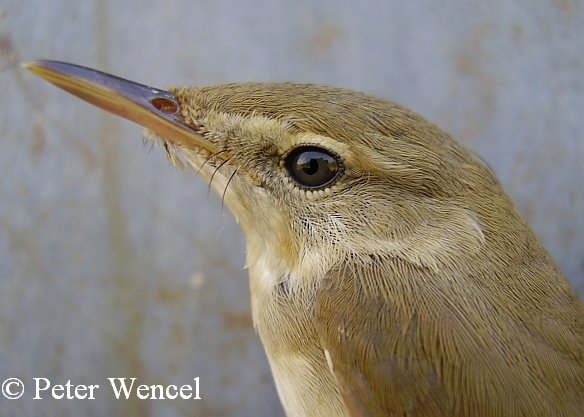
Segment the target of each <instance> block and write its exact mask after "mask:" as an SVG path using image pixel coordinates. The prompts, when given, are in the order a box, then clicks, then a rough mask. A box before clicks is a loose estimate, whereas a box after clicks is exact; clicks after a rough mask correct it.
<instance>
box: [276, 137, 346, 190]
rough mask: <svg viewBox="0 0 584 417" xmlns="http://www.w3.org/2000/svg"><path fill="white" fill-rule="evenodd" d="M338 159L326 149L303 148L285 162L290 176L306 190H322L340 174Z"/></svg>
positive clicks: (294, 152)
mask: <svg viewBox="0 0 584 417" xmlns="http://www.w3.org/2000/svg"><path fill="white" fill-rule="evenodd" d="M337 160H338V157H337V156H336V155H334V154H332V153H331V152H329V151H328V150H326V149H322V148H317V147H315V146H301V147H299V148H297V149H294V150H293V151H292V152H290V154H289V155H288V157H287V158H286V161H285V166H286V169H287V170H288V172H289V174H290V176H291V177H292V179H293V180H294V181H296V182H297V183H298V184H299V185H301V186H303V187H306V188H322V187H324V186H326V185H328V184H330V183H331V182H332V181H333V180H334V179H335V178H336V177H337V176H338V174H339V172H340V165H339V162H338V161H337Z"/></svg>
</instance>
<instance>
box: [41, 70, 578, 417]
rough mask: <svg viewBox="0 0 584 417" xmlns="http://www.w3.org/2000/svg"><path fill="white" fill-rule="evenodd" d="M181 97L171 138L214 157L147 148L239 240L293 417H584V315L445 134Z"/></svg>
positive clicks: (367, 99)
mask: <svg viewBox="0 0 584 417" xmlns="http://www.w3.org/2000/svg"><path fill="white" fill-rule="evenodd" d="M36 72H38V71H36ZM71 76H72V77H73V76H78V74H72V75H71ZM46 78H48V77H46ZM52 81H53V82H55V81H54V80H52ZM56 83H57V82H56ZM57 84H59V83H57ZM61 86H62V85H61ZM68 89H69V91H72V90H75V89H74V88H73V89H72V88H71V87H69V88H68ZM170 91H171V92H172V93H174V97H175V100H176V101H175V102H176V103H177V104H178V105H179V106H180V108H181V112H180V113H179V114H178V115H176V116H175V117H176V120H177V121H179V122H184V123H185V124H186V125H187V126H188V127H189V128H190V129H192V131H193V134H195V135H198V137H199V138H202V140H203V141H204V142H205V143H207V144H208V145H204V146H205V149H203V148H201V147H200V146H199V145H197V146H189V145H188V143H187V142H188V141H183V142H181V143H177V141H176V140H170V139H168V138H166V139H163V138H162V137H160V136H159V135H157V134H155V133H153V132H151V131H149V132H148V133H147V136H148V137H149V138H151V139H155V140H160V141H163V142H164V143H165V147H166V149H167V152H168V153H169V156H170V159H171V160H172V161H174V162H175V163H183V162H184V163H187V164H190V165H192V166H193V167H194V168H195V169H196V170H198V171H199V172H200V173H201V175H202V176H203V178H205V179H206V180H207V181H209V182H210V184H211V187H212V188H213V189H214V190H216V191H217V192H218V194H219V195H220V196H222V198H224V201H225V204H226V205H227V206H228V207H229V209H230V210H231V211H232V212H233V214H234V215H235V217H236V218H237V220H238V222H239V223H240V225H241V227H242V228H243V230H244V232H245V234H246V236H247V241H248V256H247V266H248V267H249V270H250V279H251V296H252V310H253V318H254V323H255V326H256V328H257V331H258V333H259V335H260V338H261V340H262V342H263V344H264V347H265V349H266V352H267V355H268V358H269V361H270V364H271V367H272V371H273V374H274V378H275V381H276V385H277V387H278V391H279V394H280V397H281V399H282V402H283V404H284V408H285V409H286V412H287V413H288V415H290V416H343V415H345V416H411V417H429V416H447V417H455V416H483V417H488V416H493V417H494V416H497V417H500V416H582V415H584V308H583V306H582V303H581V302H580V300H579V299H578V298H577V296H576V294H575V293H574V291H573V289H572V288H571V287H570V285H569V284H568V283H567V281H566V280H565V278H564V277H563V276H562V274H561V273H560V271H559V270H558V268H557V266H556V265H555V264H554V261H553V260H552V259H551V258H550V256H549V255H548V253H547V252H546V250H545V249H544V247H543V246H542V244H541V243H540V242H539V240H538V239H537V238H536V237H535V236H534V234H533V233H532V232H531V230H530V229H529V227H528V226H527V224H526V223H525V221H524V220H523V219H522V218H521V215H520V214H519V213H518V211H517V210H516V209H515V207H514V206H513V204H512V202H511V201H510V199H509V198H508V196H507V195H506V194H505V192H504V191H503V190H502V188H501V186H500V184H499V182H498V181H497V180H496V178H495V177H494V175H493V174H492V172H491V171H490V170H489V169H488V168H486V167H485V166H484V165H483V164H482V163H481V162H480V161H479V160H478V159H477V158H476V157H475V156H474V155H472V154H471V153H470V152H468V151H467V150H465V149H464V148H463V147H461V146H460V145H459V144H457V143H456V142H455V141H454V140H453V139H451V138H450V137H449V136H448V135H447V134H446V133H444V132H442V131H441V130H440V129H438V128H437V127H435V126H434V125H432V124H431V123H429V122H427V121H426V120H424V119H423V118H421V117H420V116H418V115H416V114H414V113H412V112H410V111H409V110H407V109H405V108H403V107H401V106H399V105H397V104H393V103H390V102H387V101H384V100H381V99H377V98H374V97H371V96H368V95H365V94H361V93H356V92H353V91H349V90H344V89H339V88H332V87H325V86H317V85H301V84H232V85H224V86H216V87H207V88H171V89H170ZM72 92H73V93H74V94H78V93H76V92H75V91H72ZM84 98H86V99H87V97H84ZM90 101H91V100H90ZM102 107H107V106H103V105H102ZM157 107H158V106H157ZM158 108H159V107H158ZM116 112H117V113H120V112H119V111H116ZM124 115H125V116H126V117H128V116H127V114H124ZM130 118H131V117H130ZM145 124H146V125H148V126H149V127H150V128H153V129H154V130H155V131H157V130H156V127H157V126H156V125H155V124H153V123H151V124H148V123H145ZM159 133H160V132H159ZM185 143H187V144H185ZM201 143H203V142H201ZM321 174H322V175H324V176H321ZM305 180H306V181H307V182H305ZM315 181H316V183H317V184H316V186H315Z"/></svg>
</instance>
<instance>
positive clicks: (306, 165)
mask: <svg viewBox="0 0 584 417" xmlns="http://www.w3.org/2000/svg"><path fill="white" fill-rule="evenodd" d="M322 163H323V160H322V158H321V159H320V160H318V159H316V158H312V159H310V160H308V161H306V162H300V159H299V160H298V165H299V166H300V167H302V171H304V173H305V174H307V175H314V174H316V173H317V172H318V167H319V165H320V164H322Z"/></svg>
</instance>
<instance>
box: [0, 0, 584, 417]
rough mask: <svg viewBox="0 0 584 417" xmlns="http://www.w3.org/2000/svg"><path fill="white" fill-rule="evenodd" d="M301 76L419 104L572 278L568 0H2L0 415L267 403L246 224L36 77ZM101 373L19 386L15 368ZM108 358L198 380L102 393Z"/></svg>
mask: <svg viewBox="0 0 584 417" xmlns="http://www.w3.org/2000/svg"><path fill="white" fill-rule="evenodd" d="M35 58H50V59H57V60H64V61H70V62H75V63H78V64H82V65H87V66H93V67H96V68H98V69H101V70H105V71H109V72H112V73H115V74H117V75H120V76H123V77H126V78H130V79H133V80H136V81H139V82H142V83H145V84H149V85H153V86H157V87H165V86H167V85H169V84H196V85H204V84H217V83H224V82H234V81H251V80H256V81H284V80H288V81H301V82H318V83H327V84H334V85H339V86H344V87H349V88H354V89H358V90H363V91H366V92H369V93H373V94H376V95H379V96H382V97H385V98H388V99H391V100H394V101H397V102H400V103H402V104H404V105H406V106H408V107H410V108H412V109H413V110H415V111H417V112H419V113H421V114H422V115H424V116H426V117H427V118H429V119H430V120H432V121H434V122H435V123H437V124H438V125H440V126H441V127H442V128H444V129H445V130H447V131H449V132H450V133H452V134H453V135H454V136H455V137H456V138H458V139H459V140H460V141H461V142H463V143H464V144H465V145H467V146H468V147H470V148H471V149H473V150H474V151H476V152H477V153H478V154H479V155H481V156H482V157H483V159H485V160H486V161H487V162H488V163H489V165H490V166H491V167H492V168H493V169H494V171H495V172H496V173H497V175H498V176H499V177H500V179H501V181H502V182H503V184H504V186H505V188H506V189H507V191H508V192H509V194H510V195H511V196H512V198H513V199H514V201H515V202H516V203H517V205H518V207H519V209H520V210H521V211H522V212H523V214H524V215H525V217H526V219H527V220H528V222H529V223H530V224H531V225H532V226H533V228H534V230H535V231H536V233H537V234H538V235H539V236H540V237H541V238H542V240H543V241H544V243H545V244H546V246H547V247H548V248H549V250H550V252H551V253H552V255H553V256H554V257H555V259H556V260H557V262H558V263H559V265H560V267H561V268H562V270H563V271H564V272H565V274H566V276H567V277H568V278H569V279H570V280H571V282H572V283H573V285H574V286H575V287H576V289H577V290H578V292H579V294H580V295H581V296H584V192H583V191H584V162H583V161H584V144H583V140H584V117H583V115H584V91H583V88H584V6H583V5H582V3H581V2H579V1H576V0H553V1H552V0H549V1H543V0H542V1H536V2H530V1H526V0H511V1H509V0H505V1H503V0H491V1H486V0H485V1H481V0H472V1H469V0H447V1H440V2H436V1H433V0H425V1H419V2H403V1H400V2H397V1H372V2H368V3H363V2H357V1H348V0H347V1H334V2H333V1H330V0H325V1H320V2H315V1H312V0H311V1H308V0H296V1H271V2H267V1H266V2H260V1H256V2H241V1H226V0H218V1H205V0H199V1H186V0H150V1H147V2H138V1H119V2H114V1H104V0H99V1H74V0H51V1H45V0H4V1H2V2H0V70H1V71H0V141H1V148H0V379H1V380H2V381H4V380H6V379H7V378H9V377H15V378H20V379H21V380H22V381H23V382H24V384H25V387H26V390H25V393H24V395H23V397H21V398H20V399H14V400H8V399H6V398H4V397H3V396H0V416H5V415H6V416H69V415H71V416H73V415H75V416H85V415H87V416H89V415H95V416H105V415H111V416H149V415H150V416H187V415H196V416H278V415H282V411H281V406H280V404H279V401H278V399H277V394H276V391H275V388H274V386H273V382H272V379H271V375H270V371H269V367H268V365H267V362H266V359H265V356H264V353H263V349H262V347H261V344H260V342H259V340H258V339H257V337H256V335H255V334H254V330H253V326H252V323H251V317H250V307H249V293H248V292H249V290H248V282H247V275H246V271H245V270H244V269H243V266H244V259H245V242H244V238H243V235H242V233H241V232H240V230H239V229H238V227H237V225H236V223H235V221H234V219H233V218H232V216H231V215H230V214H229V213H228V212H226V211H225V210H222V208H221V202H220V200H219V199H218V198H217V197H215V196H214V195H210V196H207V186H206V184H204V183H203V181H202V180H201V179H199V178H197V177H196V175H195V174H194V173H193V172H190V171H188V170H185V171H181V170H177V169H174V168H171V167H169V165H168V163H167V161H166V158H165V155H164V152H163V151H162V150H161V149H160V148H154V149H151V148H150V146H149V145H147V146H143V145H142V142H141V140H140V137H141V129H140V128H139V127H138V126H136V125H133V124H131V123H129V122H126V121H123V120H121V119H118V118H115V117H112V116H109V115H107V114H105V113H104V112H101V111H99V110H97V109H95V108H93V107H91V106H90V105H87V104H85V103H82V102H81V101H79V100H78V99H76V98H74V97H72V96H69V95H67V94H66V93H64V92H61V91H60V90H58V89H57V88H55V87H53V86H51V85H49V84H47V83H45V82H43V81H41V80H40V79H38V78H35V77H34V76H33V75H32V74H30V73H27V72H25V71H24V70H22V69H21V68H20V67H19V62H21V61H26V60H31V59H35ZM41 377H44V378H48V379H49V380H50V381H51V383H52V384H65V383H66V382H67V381H68V380H71V383H72V384H75V385H79V384H85V385H91V384H98V385H100V388H99V389H98V390H97V391H96V394H95V399H94V400H88V399H85V400H82V399H76V400H75V399H72V400H67V399H61V400H56V399H51V398H50V397H51V395H50V393H49V392H48V391H46V392H45V394H43V395H42V397H43V399H42V400H34V399H33V397H34V382H35V381H34V379H33V378H41ZM108 377H120V378H121V377H126V378H131V377H135V378H137V382H136V383H137V384H138V383H142V384H148V385H153V384H162V385H165V386H166V385H168V384H175V385H182V384H189V383H190V384H194V382H193V378H196V377H199V378H200V396H201V399H200V400H192V399H191V400H180V399H175V400H171V399H164V400H163V399H157V400H139V399H137V397H136V396H135V395H132V397H131V399H130V400H116V399H115V397H114V395H113V392H112V389H111V387H110V386H109V382H108V380H107V378H108Z"/></svg>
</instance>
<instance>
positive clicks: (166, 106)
mask: <svg viewBox="0 0 584 417" xmlns="http://www.w3.org/2000/svg"><path fill="white" fill-rule="evenodd" d="M150 102H151V103H152V105H153V106H154V107H156V108H157V109H158V110H160V111H161V112H163V113H166V114H175V113H176V112H178V110H179V106H178V104H177V103H176V101H174V100H171V99H169V98H162V97H156V98H153V99H152V100H150Z"/></svg>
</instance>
